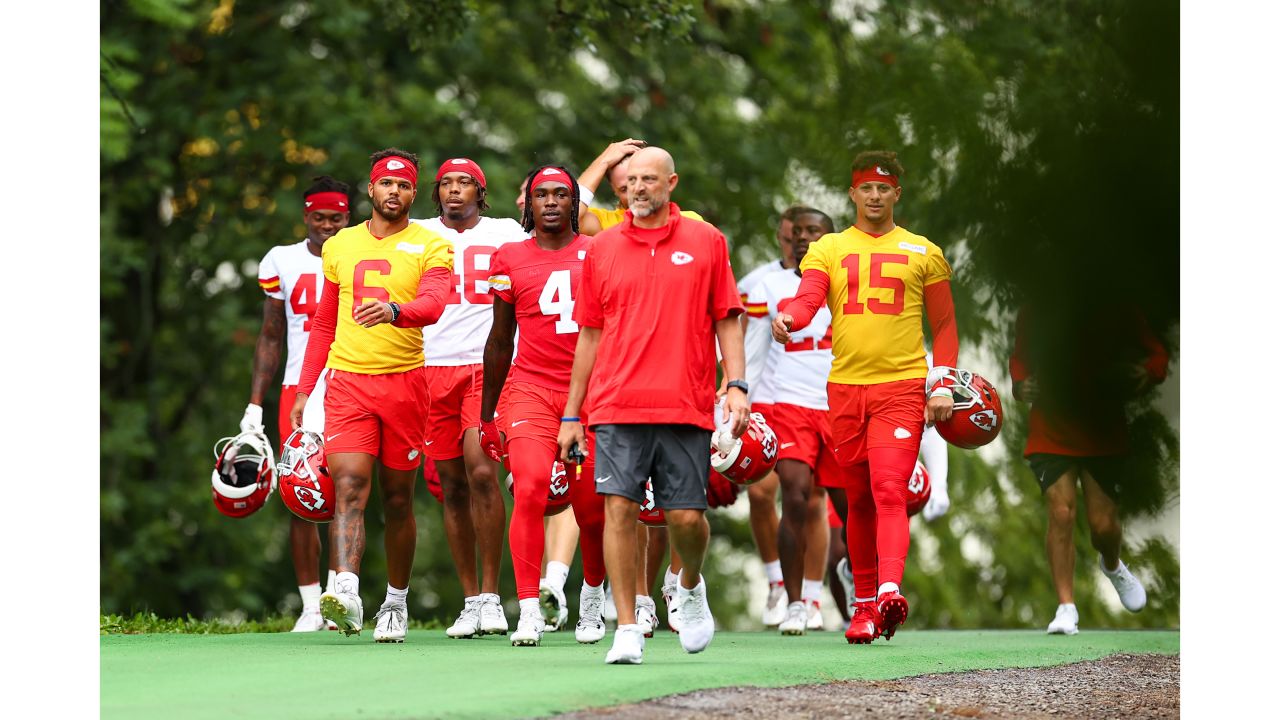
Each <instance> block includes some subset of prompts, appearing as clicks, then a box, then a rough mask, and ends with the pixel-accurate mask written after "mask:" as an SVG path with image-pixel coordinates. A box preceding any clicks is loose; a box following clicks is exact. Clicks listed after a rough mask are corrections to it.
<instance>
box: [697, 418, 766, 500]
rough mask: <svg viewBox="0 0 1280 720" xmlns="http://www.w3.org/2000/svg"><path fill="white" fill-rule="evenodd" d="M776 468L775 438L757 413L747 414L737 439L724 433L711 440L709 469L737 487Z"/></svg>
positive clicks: (714, 436)
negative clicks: (745, 424)
mask: <svg viewBox="0 0 1280 720" xmlns="http://www.w3.org/2000/svg"><path fill="white" fill-rule="evenodd" d="M776 464H778V436H777V435H774V434H773V429H772V428H770V427H769V424H768V423H766V422H765V421H764V416H763V415H761V414H760V413H751V417H750V419H749V420H748V421H747V431H746V432H744V433H742V437H740V438H736V439H735V438H734V437H733V435H731V434H730V433H729V431H728V430H724V429H721V430H717V431H716V432H715V433H714V434H713V435H712V436H711V467H712V468H714V469H715V470H716V472H718V473H720V474H721V475H724V476H725V477H727V478H729V479H730V480H732V481H734V482H735V483H737V484H739V485H750V484H751V483H753V482H756V481H757V480H760V479H761V478H763V477H764V476H765V475H768V474H769V471H770V470H772V469H773V466H774V465H776Z"/></svg>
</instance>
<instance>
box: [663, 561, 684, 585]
mask: <svg viewBox="0 0 1280 720" xmlns="http://www.w3.org/2000/svg"><path fill="white" fill-rule="evenodd" d="M679 580H680V576H679V575H677V574H675V573H673V572H671V566H670V565H668V566H667V571H666V572H665V573H663V575H662V584H663V585H675V584H676V582H678V581H679Z"/></svg>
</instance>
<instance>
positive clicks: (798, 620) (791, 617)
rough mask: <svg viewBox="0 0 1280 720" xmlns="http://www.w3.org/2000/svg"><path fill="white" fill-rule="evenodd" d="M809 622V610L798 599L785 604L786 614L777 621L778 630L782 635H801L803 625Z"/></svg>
mask: <svg viewBox="0 0 1280 720" xmlns="http://www.w3.org/2000/svg"><path fill="white" fill-rule="evenodd" d="M808 624H809V610H808V608H806V607H805V604H804V603H803V602H801V601H799V600H797V601H795V602H793V603H791V604H790V605H788V606H787V615H786V617H784V618H783V619H782V622H780V623H778V631H779V632H781V633H782V634H783V635H803V634H804V629H805V626H806V625H808Z"/></svg>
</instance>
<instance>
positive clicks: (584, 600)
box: [479, 166, 605, 646]
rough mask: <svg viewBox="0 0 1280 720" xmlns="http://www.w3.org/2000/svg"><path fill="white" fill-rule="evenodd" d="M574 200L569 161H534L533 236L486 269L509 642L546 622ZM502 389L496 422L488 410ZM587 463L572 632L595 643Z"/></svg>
mask: <svg viewBox="0 0 1280 720" xmlns="http://www.w3.org/2000/svg"><path fill="white" fill-rule="evenodd" d="M578 209H579V207H578V192H577V182H576V181H575V180H574V179H573V178H572V176H570V174H569V172H568V171H567V170H565V169H564V168H563V167H558V166H546V167H542V168H538V169H536V170H534V171H533V172H532V173H531V174H530V176H529V179H528V182H527V183H526V197H525V208H524V223H523V224H524V227H525V228H526V229H527V230H531V231H533V236H532V237H530V238H529V239H527V240H525V241H524V242H522V243H519V244H516V243H511V244H507V245H504V246H502V247H501V248H499V249H498V252H497V253H495V254H494V257H493V262H492V264H491V272H492V275H490V277H489V286H490V288H491V290H492V293H493V327H492V329H491V330H490V331H489V339H488V342H487V343H486V345H485V351H484V394H483V397H482V400H481V404H480V426H479V429H480V440H481V444H482V446H483V447H484V449H485V452H486V453H488V454H489V456H490V457H491V458H493V459H495V460H498V459H500V458H502V457H503V455H504V454H505V456H506V458H507V466H508V468H509V469H510V470H511V476H512V487H513V489H512V493H513V495H514V496H515V508H514V510H513V511H512V513H511V531H510V543H511V560H512V565H513V566H514V569H515V576H516V595H517V597H518V598H519V600H520V619H519V621H518V622H517V624H516V631H515V632H514V633H512V635H511V644H512V645H534V646H536V645H539V644H541V642H542V633H543V631H544V618H543V615H542V609H541V607H540V602H539V594H540V587H539V580H540V579H541V578H540V577H539V574H540V573H539V569H540V568H541V565H542V555H543V549H544V546H545V531H544V528H543V524H542V522H543V515H544V514H545V512H546V509H547V468H549V467H551V465H552V464H553V463H554V462H555V459H556V455H557V454H558V453H557V447H556V435H557V433H558V432H559V429H560V418H562V417H564V415H565V413H564V406H565V402H566V400H567V398H568V392H569V375H570V372H571V371H572V369H573V351H574V347H575V346H576V345H577V339H578V324H577V323H576V322H574V321H573V305H574V296H575V294H576V290H577V285H578V281H579V279H580V276H581V273H582V261H583V259H584V258H585V257H586V255H587V248H588V247H590V242H591V239H590V238H589V237H588V236H586V235H582V234H579V232H578ZM517 329H518V330H519V335H520V348H519V352H518V353H516V347H515V339H516V331H517ZM513 355H515V362H514V364H513V363H512V356H513ZM508 375H509V377H508ZM499 398H501V401H502V410H501V412H500V413H498V415H499V416H500V418H501V426H499V424H498V423H496V422H495V419H494V416H495V411H497V409H498V406H499ZM504 449H505V453H504ZM588 455H589V451H588ZM591 469H592V468H591V463H587V464H586V466H585V467H584V468H583V472H582V473H581V474H578V473H576V472H574V470H573V469H572V468H570V470H569V473H568V475H569V477H568V481H569V494H570V497H571V503H572V506H573V511H574V512H573V517H574V518H575V519H576V520H577V523H578V525H579V527H580V528H581V531H582V532H581V536H580V537H581V544H582V567H583V575H584V580H583V584H582V593H581V595H580V601H579V610H578V625H577V628H576V630H575V632H574V635H575V637H576V638H577V640H578V642H581V643H595V642H599V641H600V639H601V638H603V637H604V633H605V627H604V616H603V609H604V575H605V570H604V549H603V546H602V542H603V539H602V534H603V532H604V499H603V497H601V496H600V495H597V494H596V492H595V487H594V483H593V482H592V479H591ZM557 619H558V618H557Z"/></svg>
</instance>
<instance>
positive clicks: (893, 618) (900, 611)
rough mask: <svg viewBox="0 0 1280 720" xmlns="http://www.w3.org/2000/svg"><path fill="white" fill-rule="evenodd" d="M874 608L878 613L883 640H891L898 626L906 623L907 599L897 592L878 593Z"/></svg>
mask: <svg viewBox="0 0 1280 720" xmlns="http://www.w3.org/2000/svg"><path fill="white" fill-rule="evenodd" d="M876 608H877V610H879V612H880V632H881V633H882V634H883V635H884V639H885V640H892V639H893V633H894V632H895V631H896V630H897V629H898V626H899V625H901V624H902V623H904V622H906V621H907V599H906V598H904V597H902V595H901V594H900V593H899V592H898V591H897V590H892V591H890V592H886V593H880V597H878V598H876Z"/></svg>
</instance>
